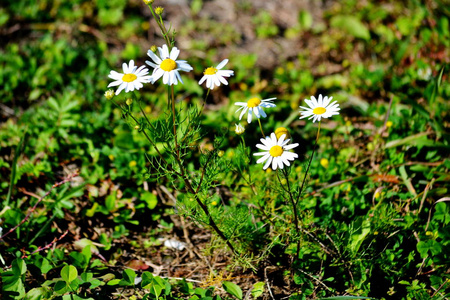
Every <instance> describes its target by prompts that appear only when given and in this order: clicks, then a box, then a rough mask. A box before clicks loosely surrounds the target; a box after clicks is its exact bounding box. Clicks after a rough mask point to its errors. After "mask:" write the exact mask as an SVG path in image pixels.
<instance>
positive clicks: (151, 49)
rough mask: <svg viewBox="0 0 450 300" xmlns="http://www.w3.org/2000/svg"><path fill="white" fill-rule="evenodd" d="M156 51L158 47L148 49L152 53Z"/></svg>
mask: <svg viewBox="0 0 450 300" xmlns="http://www.w3.org/2000/svg"><path fill="white" fill-rule="evenodd" d="M156 50H158V47H156V46H155V45H153V46H151V47H150V51H152V52H153V53H155V52H156Z"/></svg>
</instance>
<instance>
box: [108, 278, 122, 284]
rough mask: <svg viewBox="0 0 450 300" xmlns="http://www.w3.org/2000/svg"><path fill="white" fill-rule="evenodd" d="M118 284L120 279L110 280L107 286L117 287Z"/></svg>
mask: <svg viewBox="0 0 450 300" xmlns="http://www.w3.org/2000/svg"><path fill="white" fill-rule="evenodd" d="M119 283H120V279H111V280H110V281H108V283H107V284H108V285H118V284H119Z"/></svg>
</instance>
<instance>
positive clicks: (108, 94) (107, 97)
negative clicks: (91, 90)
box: [105, 89, 114, 100]
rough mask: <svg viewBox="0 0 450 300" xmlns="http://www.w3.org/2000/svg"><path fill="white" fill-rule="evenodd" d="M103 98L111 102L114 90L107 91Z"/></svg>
mask: <svg viewBox="0 0 450 300" xmlns="http://www.w3.org/2000/svg"><path fill="white" fill-rule="evenodd" d="M105 97H106V99H108V100H111V99H112V98H113V97H114V90H113V89H109V90H107V91H106V92H105Z"/></svg>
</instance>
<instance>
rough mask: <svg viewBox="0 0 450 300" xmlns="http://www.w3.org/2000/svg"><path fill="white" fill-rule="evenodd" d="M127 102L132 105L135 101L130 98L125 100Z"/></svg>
mask: <svg viewBox="0 0 450 300" xmlns="http://www.w3.org/2000/svg"><path fill="white" fill-rule="evenodd" d="M125 102H126V103H127V105H128V106H130V105H131V103H133V99H131V98H128V99H127V101H125Z"/></svg>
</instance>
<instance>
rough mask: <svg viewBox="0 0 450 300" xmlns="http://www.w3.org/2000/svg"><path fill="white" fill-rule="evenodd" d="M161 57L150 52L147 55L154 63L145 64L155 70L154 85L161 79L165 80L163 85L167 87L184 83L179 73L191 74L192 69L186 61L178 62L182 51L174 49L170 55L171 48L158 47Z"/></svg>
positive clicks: (147, 62)
mask: <svg viewBox="0 0 450 300" xmlns="http://www.w3.org/2000/svg"><path fill="white" fill-rule="evenodd" d="M158 52H159V57H158V56H157V55H156V54H155V53H153V52H152V51H151V50H148V52H147V55H148V56H149V57H150V58H151V59H152V61H153V62H151V61H148V60H146V61H145V63H146V64H148V65H149V66H151V67H152V68H154V69H153V73H152V83H155V82H156V81H157V80H158V79H159V78H161V77H162V78H163V83H164V84H167V85H173V84H174V85H176V84H178V81H180V82H181V83H183V80H182V79H181V76H180V73H179V71H184V72H189V71H192V67H191V66H190V65H189V64H188V63H187V61H185V60H177V58H178V55H179V54H180V50H178V48H177V47H173V48H172V50H171V51H170V53H169V47H167V45H163V46H162V47H158Z"/></svg>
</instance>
